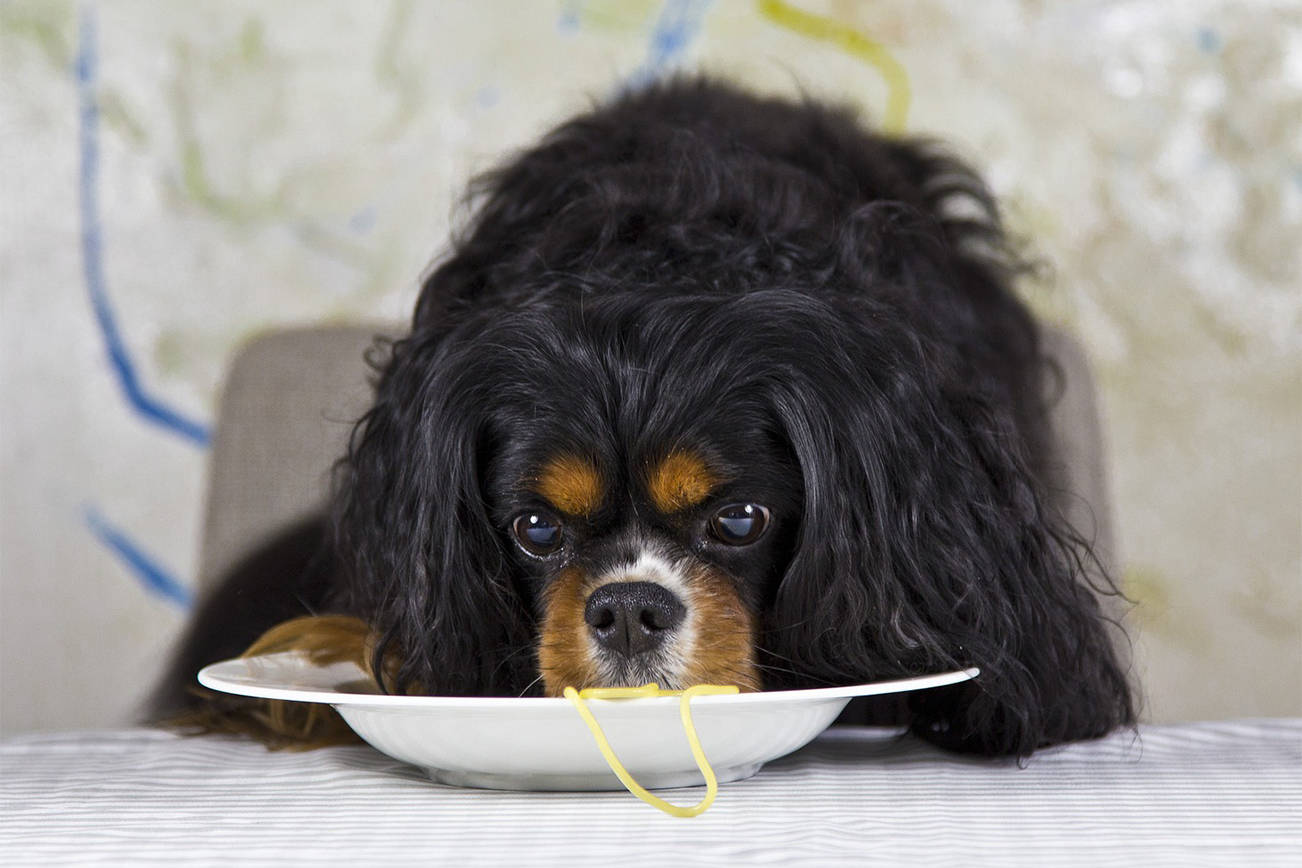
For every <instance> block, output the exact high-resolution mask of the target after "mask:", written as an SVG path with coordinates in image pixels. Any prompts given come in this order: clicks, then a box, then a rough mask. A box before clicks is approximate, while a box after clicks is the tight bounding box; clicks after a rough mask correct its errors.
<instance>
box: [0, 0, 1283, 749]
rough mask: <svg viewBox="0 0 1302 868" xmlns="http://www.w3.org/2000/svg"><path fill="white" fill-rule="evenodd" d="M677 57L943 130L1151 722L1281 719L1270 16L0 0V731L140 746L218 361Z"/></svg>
mask: <svg viewBox="0 0 1302 868" xmlns="http://www.w3.org/2000/svg"><path fill="white" fill-rule="evenodd" d="M676 68H702V69H707V70H711V71H714V72H718V73H721V74H725V75H727V76H729V77H732V78H734V79H736V80H739V81H741V82H745V83H749V84H751V85H754V86H755V87H756V88H759V89H762V90H768V91H776V92H786V93H794V92H796V91H797V90H798V89H800V88H804V89H806V90H808V91H811V92H813V93H816V94H825V95H830V96H833V97H835V98H837V99H841V100H848V101H850V102H853V103H855V104H857V105H859V106H861V107H862V108H863V110H864V111H865V113H866V114H867V115H868V116H870V117H876V118H885V120H886V121H887V122H888V123H899V122H903V123H904V124H905V126H906V127H907V129H908V130H910V131H916V132H925V133H929V134H936V135H940V136H943V137H945V138H946V139H949V140H951V141H952V142H954V143H955V144H956V145H957V146H958V148H959V150H960V151H961V152H962V153H964V154H966V155H967V156H968V157H969V158H971V159H972V160H973V161H974V162H975V163H976V164H977V165H979V166H980V167H981V168H982V169H983V170H984V171H985V172H986V173H987V176H988V178H989V180H990V182H991V183H992V185H993V186H994V187H995V188H996V190H997V191H998V192H999V193H1000V194H1001V195H1002V196H1003V197H1004V201H1005V202H1006V205H1007V209H1008V214H1009V217H1010V220H1011V223H1012V225H1013V227H1014V228H1015V229H1016V230H1017V231H1018V232H1020V233H1023V234H1025V235H1026V236H1027V237H1028V238H1030V239H1031V240H1032V241H1033V244H1034V249H1035V250H1036V251H1037V252H1038V253H1039V254H1040V255H1041V256H1042V257H1043V258H1044V259H1045V260H1046V261H1047V262H1048V263H1050V264H1051V266H1052V268H1051V269H1050V270H1048V271H1047V272H1046V274H1045V276H1044V277H1043V278H1041V279H1039V280H1037V281H1035V282H1032V283H1028V284H1026V285H1025V286H1024V287H1023V290H1024V292H1025V295H1026V297H1027V299H1028V300H1029V301H1030V303H1031V304H1032V305H1033V306H1034V307H1035V308H1036V309H1037V310H1039V311H1040V312H1041V313H1042V314H1043V315H1045V316H1046V317H1048V318H1050V319H1052V320H1055V321H1058V322H1061V323H1064V324H1066V325H1067V326H1068V327H1069V328H1071V329H1072V330H1074V331H1075V332H1076V333H1077V334H1078V335H1079V336H1080V338H1081V339H1082V340H1083V342H1084V344H1085V346H1086V347H1087V349H1088V351H1089V352H1090V354H1091V355H1092V357H1093V359H1094V361H1095V362H1096V364H1097V367H1098V372H1099V377H1100V383H1101V387H1102V391H1103V394H1102V398H1103V404H1104V410H1105V413H1106V420H1105V422H1106V429H1107V432H1108V435H1109V441H1110V442H1109V445H1110V450H1111V464H1112V467H1111V472H1112V482H1113V490H1114V493H1115V495H1116V499H1117V508H1118V509H1117V519H1118V525H1119V531H1120V537H1121V546H1122V552H1121V558H1122V562H1123V565H1124V571H1123V579H1124V583H1125V587H1126V590H1127V591H1128V592H1129V593H1130V594H1131V595H1132V596H1133V597H1134V598H1136V599H1137V600H1138V601H1139V606H1138V608H1137V609H1136V610H1135V612H1134V613H1133V614H1132V616H1131V618H1132V629H1134V630H1135V631H1136V633H1137V635H1138V641H1139V663H1138V665H1139V667H1140V674H1141V677H1142V678H1143V680H1144V682H1145V684H1146V689H1147V697H1148V701H1147V714H1148V716H1149V717H1150V718H1151V719H1154V720H1163V721H1169V720H1181V719H1190V718H1214V717H1243V716H1253V715H1279V714H1294V715H1296V714H1302V670H1300V667H1302V653H1300V652H1302V612H1300V611H1299V610H1300V607H1302V601H1300V597H1302V592H1300V588H1299V585H1300V584H1302V328H1300V325H1302V324H1300V322H1299V320H1300V318H1302V293H1300V292H1299V274H1300V272H1302V252H1300V251H1302V243H1299V242H1300V241H1302V232H1299V229H1300V228H1302V127H1300V126H1299V124H1298V119H1299V118H1302V14H1300V13H1299V7H1298V5H1297V4H1293V3H1283V2H1281V3H1274V4H1271V3H1248V2H1243V3H1225V2H1211V0H1184V2H1180V3H1170V2H1162V0H1133V2H1115V3H1102V2H1059V3H1043V2H1037V0H1024V2H1012V0H1008V2H991V0H986V2H981V3H970V2H962V0H952V2H938V0H926V2H916V0H914V2H896V3H889V2H881V3H856V2H830V0H798V2H796V3H794V4H786V3H782V2H771V0H769V2H749V0H718V2H714V3H708V2H699V0H697V2H693V0H668V2H663V0H626V2H601V3H599V2H582V0H556V2H484V0H477V2H473V3H472V2H456V3H453V2H447V3H417V2H410V0H393V2H377V3H351V2H317V3H312V4H290V3H281V4H267V3H263V2H243V3H237V2H220V3H218V2H208V3H186V4H158V3H155V2H147V0H132V2H111V3H110V2H101V3H95V2H85V3H83V4H81V5H76V4H73V3H69V2H41V0H36V2H27V0H9V2H6V3H4V4H3V5H0V173H2V174H0V180H2V181H3V183H2V184H0V301H2V303H3V309H2V310H0V399H2V400H3V404H2V406H3V411H2V412H3V417H2V420H0V449H2V450H3V451H2V458H0V473H2V474H3V475H2V477H0V498H2V499H3V500H2V502H0V679H2V680H3V684H2V686H0V696H2V697H3V698H2V699H0V702H3V707H2V708H0V725H2V726H3V730H4V731H5V732H17V731H21V730H24V729H30V728H62V727H79V726H100V725H111V724H117V723H120V722H122V721H125V720H127V719H129V717H130V715H131V713H132V711H133V709H134V707H135V705H136V703H137V702H138V701H139V699H140V698H141V696H142V694H143V692H144V690H145V688H146V686H147V685H148V684H150V682H151V681H152V679H153V678H154V676H155V674H156V672H157V671H158V669H159V668H160V666H161V662H162V659H163V656H164V654H165V652H166V649H167V648H168V647H169V646H170V644H171V643H172V641H173V640H174V638H175V636H176V634H177V631H178V630H179V628H180V625H181V623H182V619H183V617H184V612H185V607H186V605H187V604H188V602H189V599H190V596H191V592H192V585H193V575H194V573H195V566H196V556H197V542H198V537H197V534H198V528H199V522H200V502H201V497H202V494H203V490H204V484H205V480H204V473H205V452H206V448H207V440H208V431H209V425H210V423H211V418H212V414H213V409H214V407H213V402H214V398H215V396H216V394H217V390H218V388H219V385H220V379H221V375H222V368H223V363H224V361H225V360H226V359H227V357H228V355H229V354H230V353H231V352H232V350H233V349H234V348H235V347H236V346H237V345H238V344H239V343H240V341H241V340H243V339H244V338H246V337H248V336H249V335H250V334H252V333H253V332H256V331H258V330H261V329H266V328H270V327H274V326H277V325H282V324H289V323H305V322H321V321H341V320H351V319H358V318H366V319H377V318H379V319H390V320H398V319H402V318H404V317H405V316H406V314H407V311H408V309H409V307H410V305H411V304H412V301H413V299H414V293H415V286H416V281H417V278H418V276H419V274H420V273H421V271H422V269H423V268H424V267H425V265H426V264H427V263H428V261H429V260H430V258H431V257H432V256H433V255H434V254H436V253H437V252H438V250H439V249H440V247H441V245H442V243H443V239H444V238H445V237H446V234H447V231H448V225H449V217H450V215H451V213H452V204H453V201H454V199H455V197H456V196H457V194H458V192H459V191H460V190H461V188H462V185H463V184H464V182H465V180H466V178H467V177H468V176H469V175H470V174H471V173H473V172H475V171H477V170H481V169H484V168H486V167H488V166H489V165H491V163H492V162H493V161H494V160H495V159H497V158H499V157H500V156H502V155H504V154H506V153H508V152H510V151H511V149H513V148H516V147H519V146H521V145H523V144H525V143H527V142H529V141H530V140H531V139H533V138H534V137H535V136H536V135H538V134H539V133H540V132H542V131H543V130H545V129H546V128H548V127H549V126H550V125H552V124H554V123H555V122H557V121H558V120H560V119H562V118H563V117H565V115H566V114H567V113H569V112H571V111H574V110H576V109H579V108H581V107H583V106H584V105H586V104H587V103H588V101H589V100H590V99H591V98H592V97H594V96H595V97H600V96H602V95H604V94H609V93H611V92H612V91H613V90H614V89H616V88H617V87H619V86H620V85H621V84H625V83H629V82H636V81H640V80H646V79H648V78H650V77H652V76H655V75H659V74H662V73H664V72H666V71H668V70H671V69H676Z"/></svg>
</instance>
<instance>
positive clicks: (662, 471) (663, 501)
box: [647, 451, 719, 514]
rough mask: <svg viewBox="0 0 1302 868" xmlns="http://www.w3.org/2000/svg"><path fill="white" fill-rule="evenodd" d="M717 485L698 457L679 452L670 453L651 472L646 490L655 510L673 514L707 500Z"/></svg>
mask: <svg viewBox="0 0 1302 868" xmlns="http://www.w3.org/2000/svg"><path fill="white" fill-rule="evenodd" d="M718 482H719V478H718V477H717V476H716V475H715V474H714V473H713V472H711V470H710V468H709V467H707V466H706V464H705V461H704V460H702V458H701V457H700V456H699V455H696V454H693V453H691V452H682V451H678V452H671V453H669V455H668V456H666V457H665V459H664V460H663V461H661V462H660V464H659V465H657V466H656V467H655V469H653V470H652V471H651V475H650V477H649V478H648V479H647V491H648V493H649V494H650V495H651V502H652V503H653V504H655V507H656V509H658V510H660V511H661V512H663V513H665V514H671V513H675V512H679V511H681V510H684V509H687V508H689V507H693V506H696V505H697V504H698V503H700V502H701V501H703V500H705V498H707V497H709V496H710V492H711V491H713V490H714V486H715V485H717V484H718Z"/></svg>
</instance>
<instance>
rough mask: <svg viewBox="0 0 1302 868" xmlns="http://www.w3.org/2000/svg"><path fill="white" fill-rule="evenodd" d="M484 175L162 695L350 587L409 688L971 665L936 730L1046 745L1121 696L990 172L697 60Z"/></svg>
mask: <svg viewBox="0 0 1302 868" xmlns="http://www.w3.org/2000/svg"><path fill="white" fill-rule="evenodd" d="M477 194H478V197H479V201H478V210H477V213H476V217H475V219H474V220H473V222H472V223H471V225H470V227H469V229H468V231H467V232H466V233H465V234H464V237H463V238H461V239H460V240H459V241H458V243H456V244H455V245H454V249H453V251H452V254H451V255H450V257H449V258H448V259H447V260H445V262H444V263H443V264H442V265H441V266H440V267H439V268H438V269H436V270H435V271H434V272H433V273H432V274H431V275H430V276H429V278H428V280H427V281H426V283H425V285H424V287H423V289H422V292H421V295H420V299H419V302H418V304H417V308H416V313H415V317H414V319H413V322H412V330H411V334H410V335H409V336H408V337H407V338H405V339H404V340H401V341H399V342H397V343H396V344H394V345H392V347H391V348H390V352H389V354H388V358H387V359H386V360H385V361H384V362H383V364H382V366H381V371H380V377H379V381H378V384H377V395H376V402H375V405H374V407H373V409H372V410H371V411H370V412H369V413H368V414H367V416H366V417H365V418H364V419H363V420H362V422H361V423H360V424H359V426H358V428H357V431H356V433H355V435H354V438H353V442H352V443H351V446H350V450H349V454H348V456H347V458H346V459H345V460H344V461H343V462H342V463H341V467H340V474H339V480H338V493H337V497H336V504H335V506H336V509H335V514H334V515H333V516H332V517H331V518H330V519H329V520H328V521H327V520H324V519H323V520H322V521H320V522H316V523H313V524H310V525H308V526H305V527H303V528H299V529H297V530H295V531H294V532H293V533H291V534H289V535H287V536H286V538H285V539H283V540H281V541H280V542H279V543H278V544H276V545H273V546H272V547H270V548H269V549H268V550H266V551H264V552H260V553H257V554H255V555H254V556H252V557H251V558H250V560H249V561H247V562H246V563H245V564H244V565H243V566H242V567H241V568H240V569H237V570H236V571H235V573H234V574H233V575H232V577H231V578H230V579H229V580H228V581H227V582H226V584H225V585H224V586H223V588H222V589H220V590H219V591H218V592H217V594H216V595H215V596H214V597H213V598H211V599H210V600H208V601H207V602H206V604H205V605H204V606H203V607H202V609H201V611H200V613H199V616H198V617H197V619H196V622H195V625H194V627H193V628H192V631H191V634H190V636H189V638H188V639H187V641H186V644H185V646H184V648H183V650H182V653H181V655H180V657H179V658H178V662H177V665H176V667H175V669H174V671H173V674H172V677H171V679H170V680H169V682H168V685H167V686H166V687H165V689H164V691H163V693H162V694H161V697H162V699H161V702H160V706H159V707H160V709H163V710H167V711H176V710H177V709H178V708H180V707H181V706H183V705H185V704H186V700H184V699H183V698H182V696H183V690H184V688H183V685H184V684H186V683H188V682H191V681H192V679H193V673H194V671H195V670H196V669H197V668H198V666H199V665H201V664H203V663H205V662H209V661H211V660H215V659H220V658H221V657H224V656H232V655H234V654H237V653H239V652H240V651H242V650H244V647H245V646H247V645H248V644H249V643H250V642H251V641H252V640H253V639H254V638H256V637H257V635H258V634H259V633H260V632H261V631H263V630H265V629H267V628H269V627H272V626H273V625H275V624H276V623H278V622H280V621H283V620H285V619H287V618H290V617H293V616H295V615H301V614H315V613H319V612H337V613H344V614H349V615H355V616H358V617H359V618H361V619H363V621H364V622H365V623H366V624H368V625H370V628H371V629H372V630H373V638H374V641H373V643H372V645H371V646H369V647H368V652H367V653H368V655H369V656H370V658H371V660H372V662H373V664H374V665H373V669H374V671H376V672H385V673H387V674H386V675H384V676H381V678H380V681H381V683H382V686H383V687H384V688H385V689H388V690H393V691H409V692H425V693H433V694H500V695H529V694H531V693H532V694H540V693H546V694H550V695H555V694H558V693H559V692H560V690H561V689H562V688H563V687H564V686H566V685H568V684H572V685H574V686H576V687H584V686H594V685H610V684H641V683H644V682H647V681H657V682H659V683H660V684H661V685H662V686H671V687H680V686H685V685H687V684H691V683H700V682H714V683H730V684H738V685H740V686H741V687H742V688H743V689H765V688H778V687H809V686H821V685H827V684H845V683H857V682H863V681H872V680H878V679H883V678H891V677H897V676H905V675H916V674H922V673H927V672H936V671H943V670H950V669H955V668H960V667H963V666H970V665H974V666H978V667H980V668H981V670H982V674H981V676H980V678H979V679H978V681H976V682H975V683H971V684H967V685H963V686H959V687H954V688H947V689H944V690H939V691H931V692H926V693H922V694H918V695H916V696H915V697H914V698H913V699H911V700H910V706H909V709H908V712H907V719H908V722H909V723H910V725H911V726H912V728H913V730H914V731H915V732H917V733H918V734H920V735H922V736H923V737H925V738H928V739H931V740H933V741H936V742H937V743H940V744H942V745H945V746H947V747H951V748H955V749H962V750H972V751H978V752H983V753H1011V754H1026V753H1029V752H1030V751H1032V750H1034V749H1036V748H1037V747H1039V746H1042V745H1045V744H1050V743H1054V742H1058V741H1064V740H1071V739H1078V738H1087V737H1094V736H1099V735H1102V734H1105V733H1106V732H1108V731H1110V730H1111V729H1113V728H1114V727H1116V726H1119V725H1124V724H1127V723H1130V722H1132V721H1133V716H1134V712H1133V703H1132V698H1131V693H1130V688H1129V686H1128V685H1127V681H1126V678H1125V675H1124V672H1123V671H1122V668H1121V666H1120V665H1119V664H1118V661H1117V657H1116V655H1115V653H1114V650H1113V648H1112V645H1111V642H1110V641H1109V637H1108V635H1107V630H1106V629H1105V628H1106V625H1107V621H1106V619H1105V618H1104V617H1103V616H1102V615H1101V613H1100V609H1099V605H1098V602H1097V601H1096V599H1095V597H1094V594H1093V592H1092V590H1091V588H1090V586H1089V582H1087V581H1086V576H1085V570H1084V567H1083V564H1085V563H1087V562H1089V560H1090V554H1089V551H1088V547H1087V546H1086V545H1085V544H1084V543H1083V542H1082V541H1081V540H1080V539H1079V538H1078V536H1077V535H1075V534H1074V533H1073V532H1072V530H1071V529H1070V528H1068V527H1067V526H1066V525H1065V523H1064V522H1063V521H1062V519H1061V518H1060V514H1059V512H1058V511H1057V509H1056V508H1055V506H1054V501H1053V498H1052V496H1051V492H1052V491H1053V489H1054V488H1055V486H1056V485H1057V481H1056V480H1054V479H1051V478H1048V477H1049V468H1050V467H1051V466H1052V460H1051V459H1052V455H1051V452H1050V450H1051V443H1050V438H1049V436H1048V433H1047V426H1046V422H1045V413H1046V407H1045V401H1044V398H1043V396H1044V395H1045V393H1046V386H1045V379H1046V377H1045V365H1044V364H1043V361H1042V359H1041V356H1040V352H1039V341H1038V334H1037V330H1036V327H1035V325H1034V323H1033V322H1032V320H1031V319H1030V317H1029V316H1028V314H1027V313H1026V311H1025V310H1024V309H1023V308H1022V306H1021V305H1020V304H1019V303H1018V302H1017V300H1016V299H1015V297H1014V296H1013V294H1012V292H1011V290H1010V286H1009V285H1010V281H1011V279H1012V276H1013V274H1014V271H1015V268H1016V266H1015V263H1014V261H1013V259H1012V257H1011V256H1010V255H1009V254H1008V252H1007V249H1006V247H1005V244H1004V240H1003V236H1002V233H1001V230H1000V228H999V223H998V219H997V213H996V210H995V207H994V204H993V202H992V201H991V199H990V196H989V194H988V192H987V191H986V190H985V188H984V187H983V186H982V184H981V183H980V181H979V180H978V179H977V178H976V177H975V176H974V175H973V174H972V173H971V172H970V171H968V170H967V169H965V168H964V167H963V166H962V165H961V164H959V163H958V162H956V161H954V160H953V159H951V158H949V157H947V156H945V155H944V154H943V153H941V152H940V151H939V150H938V149H937V148H935V147H934V146H932V145H930V144H927V143H922V142H917V141H907V140H888V139H884V138H881V137H878V136H875V135H872V134H870V133H867V132H865V131H864V130H862V129H861V128H860V127H859V126H858V125H857V124H856V123H855V122H854V120H853V119H852V117H851V116H850V114H849V113H848V112H845V111H842V110H837V109H831V108H827V107H825V106H820V105H818V104H814V103H799V104H797V103H789V102H784V101H779V100H761V99H756V98H754V97H751V96H747V95H745V94H742V93H741V92H739V91H736V90H733V89H731V88H728V87H726V86H722V85H719V84H716V83H711V82H706V81H685V82H682V81H680V82H675V83H671V84H667V85H661V86H658V87H654V88H651V89H649V90H646V91H643V92H641V93H637V94H632V95H628V96H625V97H622V98H620V99H618V100H615V101H614V102H612V103H611V104H610V105H607V106H605V107H601V108H598V109H596V110H594V111H593V112H591V113H589V114H586V115H583V116H581V117H579V118H577V119H575V120H574V121H571V122H570V123H568V124H566V125H564V126H562V127H561V128H559V129H558V130H556V131H555V132H554V133H552V134H551V135H550V136H548V137H547V138H546V139H545V140H544V141H543V142H542V143H541V144H540V145H539V146H537V147H536V148H534V149H532V150H530V151H527V152H525V153H523V154H522V155H520V156H519V157H518V158H516V159H515V160H513V161H511V162H509V163H508V164H507V165H506V166H505V167H504V168H502V169H500V170H498V171H497V172H494V173H492V174H491V175H489V176H487V177H486V178H485V179H483V180H482V181H481V183H480V186H479V187H478V189H477ZM1101 581H1103V583H1104V584H1105V585H1107V583H1106V580H1101ZM1106 589H1108V590H1110V589H1111V586H1110V585H1107V588H1106ZM205 701H209V702H211V701H212V700H205Z"/></svg>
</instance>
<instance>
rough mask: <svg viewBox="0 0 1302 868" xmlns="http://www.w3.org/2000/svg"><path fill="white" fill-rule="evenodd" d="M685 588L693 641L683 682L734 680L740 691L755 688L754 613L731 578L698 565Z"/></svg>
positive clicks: (757, 688) (757, 680)
mask: <svg viewBox="0 0 1302 868" xmlns="http://www.w3.org/2000/svg"><path fill="white" fill-rule="evenodd" d="M688 588H689V592H688V601H687V605H688V609H689V610H690V611H691V613H692V616H691V617H692V623H693V625H694V627H695V629H694V630H693V633H694V634H695V641H694V642H693V643H692V648H691V649H690V655H691V656H690V659H689V660H688V663H687V668H686V671H685V672H684V673H683V684H684V685H685V686H688V685H692V684H735V685H737V686H738V687H740V688H741V689H742V691H744V692H750V691H756V690H759V689H760V686H761V682H760V675H759V668H758V667H757V666H756V665H755V631H756V625H755V617H754V616H753V615H752V614H751V613H750V611H749V610H748V609H747V608H746V606H745V604H743V603H742V601H741V598H740V597H739V596H738V595H737V591H736V589H735V588H734V586H733V583H732V580H731V579H730V578H729V577H728V576H727V575H726V574H724V573H722V572H719V571H717V570H714V569H712V568H710V567H700V568H698V569H696V570H695V571H694V572H693V574H692V576H691V578H690V580H689V581H688Z"/></svg>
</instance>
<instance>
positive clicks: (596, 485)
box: [536, 455, 602, 516]
mask: <svg viewBox="0 0 1302 868" xmlns="http://www.w3.org/2000/svg"><path fill="white" fill-rule="evenodd" d="M536 490H537V492H538V493H539V494H541V495H542V496H543V497H545V498H547V500H548V501H549V502H550V503H551V504H552V506H554V507H556V508H557V509H559V510H560V511H561V512H563V513H565V514H566V515H582V516H590V515H592V514H593V513H594V512H596V511H597V507H599V506H601V495H602V485H601V474H600V472H598V470H597V468H596V467H595V466H594V465H593V464H592V462H591V461H587V460H586V459H583V458H579V457H578V456H575V455H561V456H559V457H557V458H553V459H552V460H551V461H549V462H547V466H546V467H544V468H543V471H542V473H541V474H540V475H539V477H538V483H537V489H536Z"/></svg>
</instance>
